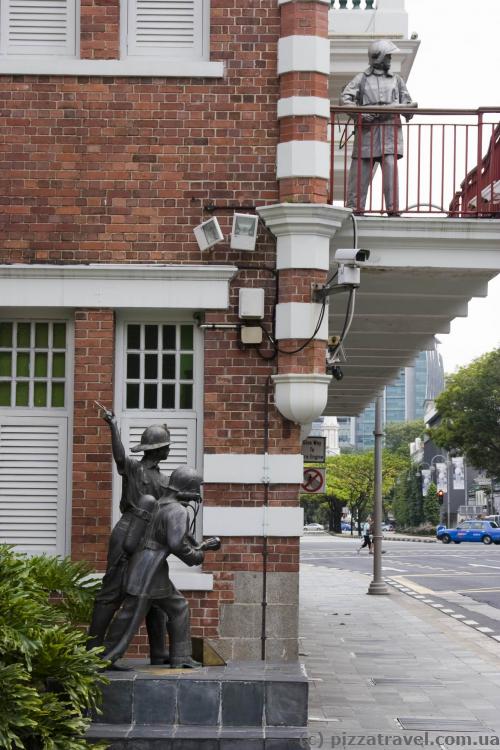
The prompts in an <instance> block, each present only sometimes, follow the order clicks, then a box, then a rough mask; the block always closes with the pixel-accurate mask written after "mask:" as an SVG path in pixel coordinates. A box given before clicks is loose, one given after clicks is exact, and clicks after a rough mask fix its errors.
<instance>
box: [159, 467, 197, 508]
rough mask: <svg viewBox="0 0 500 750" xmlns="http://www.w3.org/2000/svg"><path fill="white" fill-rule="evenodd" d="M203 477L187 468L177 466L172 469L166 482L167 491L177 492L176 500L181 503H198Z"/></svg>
mask: <svg viewBox="0 0 500 750" xmlns="http://www.w3.org/2000/svg"><path fill="white" fill-rule="evenodd" d="M202 483H203V477H202V476H201V474H199V473H198V472H197V471H195V469H191V468H190V467H189V466H179V467H178V468H177V469H174V471H173V472H172V474H171V475H170V479H169V482H168V488H169V490H174V491H175V492H177V499H178V500H180V501H181V502H182V501H183V502H189V501H190V500H195V501H197V502H200V500H201V498H200V485H201V484H202Z"/></svg>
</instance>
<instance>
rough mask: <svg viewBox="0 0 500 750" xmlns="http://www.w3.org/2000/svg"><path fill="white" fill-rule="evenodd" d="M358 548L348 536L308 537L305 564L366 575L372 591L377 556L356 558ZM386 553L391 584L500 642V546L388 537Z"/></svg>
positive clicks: (303, 555) (303, 545) (385, 568)
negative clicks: (426, 541)
mask: <svg viewBox="0 0 500 750" xmlns="http://www.w3.org/2000/svg"><path fill="white" fill-rule="evenodd" d="M387 536H388V537H389V535H387ZM359 546H360V542H359V540H358V539H357V538H351V537H350V535H344V536H343V537H332V536H329V535H328V534H310V535H306V536H304V537H302V541H301V561H302V562H303V563H308V564H310V565H318V566H326V567H329V568H336V569H338V570H351V571H356V572H359V573H363V574H365V575H366V576H367V587H368V583H369V581H370V580H371V575H372V570H373V556H372V555H369V554H368V552H367V550H366V549H364V550H362V551H361V552H360V553H359V554H358V553H357V550H358V548H359ZM383 549H384V550H385V552H384V557H383V567H382V574H383V576H384V578H385V580H386V581H387V583H388V585H389V586H393V587H395V588H398V589H399V590H400V591H402V592H404V593H406V594H407V595H408V596H412V597H414V598H416V599H419V600H421V601H422V603H423V604H426V605H427V606H432V607H435V608H439V609H440V610H441V611H442V612H444V613H445V614H446V615H449V616H450V617H454V618H455V619H459V620H461V621H462V622H464V623H465V624H466V625H469V626H470V627H473V628H475V629H477V630H479V631H480V632H483V633H485V635H488V636H490V637H491V638H494V639H495V640H497V641H500V546H497V545H491V546H485V545H483V544H479V543H477V544H474V543H470V544H466V543H464V544H461V545H460V546H459V545H454V544H452V545H445V544H441V543H425V542H410V541H396V540H395V539H391V538H390V537H389V538H388V539H387V541H384V543H383Z"/></svg>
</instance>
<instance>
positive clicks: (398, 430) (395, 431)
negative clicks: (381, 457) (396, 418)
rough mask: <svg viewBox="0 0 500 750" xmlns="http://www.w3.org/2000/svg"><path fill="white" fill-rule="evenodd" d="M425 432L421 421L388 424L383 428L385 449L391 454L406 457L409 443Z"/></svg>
mask: <svg viewBox="0 0 500 750" xmlns="http://www.w3.org/2000/svg"><path fill="white" fill-rule="evenodd" d="M424 432H425V425H424V422H423V420H422V419H415V420H414V421H412V422H388V423H387V424H386V425H385V427H384V434H385V447H386V449H387V450H388V451H391V453H398V454H400V455H403V456H408V454H409V451H410V443H413V441H414V440H415V438H418V437H421V436H422V435H423V434H424Z"/></svg>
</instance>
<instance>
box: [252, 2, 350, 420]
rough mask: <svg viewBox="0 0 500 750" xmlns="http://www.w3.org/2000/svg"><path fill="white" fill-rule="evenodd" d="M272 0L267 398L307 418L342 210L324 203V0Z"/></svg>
mask: <svg viewBox="0 0 500 750" xmlns="http://www.w3.org/2000/svg"><path fill="white" fill-rule="evenodd" d="M278 3H279V5H280V9H281V28H280V33H281V37H280V39H279V42H278V75H279V77H280V99H279V102H278V118H279V123H280V138H279V143H278V149H277V170H276V176H277V179H278V181H279V193H280V203H279V204H278V205H275V206H266V207H264V208H263V209H261V210H260V211H259V213H260V215H261V216H262V218H263V220H264V221H265V222H266V224H267V226H268V227H269V228H270V230H271V231H272V232H273V233H274V234H275V235H276V237H277V268H278V271H279V294H280V296H279V301H278V305H277V309H276V338H277V339H278V341H279V346H280V349H281V350H282V352H290V353H281V354H280V355H279V360H278V370H279V373H278V375H275V376H274V383H275V402H276V406H277V407H278V409H279V410H280V411H281V413H282V414H283V415H284V416H285V417H287V418H288V419H290V420H292V421H294V422H297V423H299V424H307V423H308V422H310V421H312V420H313V419H315V418H316V417H318V416H319V415H320V414H321V413H322V411H323V409H324V407H325V405H326V400H327V394H328V383H329V380H330V376H327V375H326V374H325V349H326V344H327V339H328V310H326V311H325V313H324V316H323V320H322V323H321V325H320V326H319V328H318V330H317V331H316V333H314V332H315V329H316V328H317V325H318V322H319V319H320V315H321V310H322V306H321V304H318V303H316V302H314V301H313V297H312V295H313V291H312V287H313V284H320V285H321V284H324V283H325V281H326V279H327V271H328V268H329V244H330V238H331V237H332V236H333V235H334V234H335V232H336V230H337V229H338V228H339V227H340V225H341V224H342V221H343V220H344V218H345V217H346V215H347V212H346V211H345V209H337V208H334V207H333V206H328V205H326V204H325V201H326V198H327V188H328V180H329V171H330V166H329V165H330V156H329V144H328V135H327V127H328V119H329V112H330V101H329V99H328V76H329V71H330V43H329V39H328V9H329V7H330V2H329V0H278ZM313 334H314V336H313ZM309 339H312V340H311V341H309ZM302 347H303V348H302ZM298 350H300V351H298ZM291 352H293V354H292V353H291Z"/></svg>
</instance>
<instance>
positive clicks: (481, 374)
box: [429, 348, 500, 478]
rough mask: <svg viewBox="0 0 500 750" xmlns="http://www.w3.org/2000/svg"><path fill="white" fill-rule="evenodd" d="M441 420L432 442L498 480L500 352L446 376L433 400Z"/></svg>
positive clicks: (499, 465) (432, 433) (499, 449)
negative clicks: (463, 458) (441, 388)
mask: <svg viewBox="0 0 500 750" xmlns="http://www.w3.org/2000/svg"><path fill="white" fill-rule="evenodd" d="M436 407H437V410H438V412H439V414H440V416H441V423H440V424H439V426H438V427H435V428H433V429H431V430H429V435H430V436H431V438H432V440H434V442H435V443H436V444H437V445H439V446H441V447H443V448H446V450H448V451H453V452H455V453H457V454H463V455H465V456H466V458H467V461H468V462H469V463H470V464H472V465H473V466H475V467H476V468H478V469H482V470H483V471H485V472H486V473H487V474H488V475H489V476H490V477H492V478H496V477H499V476H500V348H499V349H494V350H493V351H491V352H488V353H487V354H483V356H482V357H479V358H478V359H476V360H474V362H472V363H471V364H470V365H468V366H467V367H462V368H461V369H460V370H459V371H458V372H457V373H455V374H454V375H451V376H449V378H448V381H447V385H446V389H445V390H444V391H443V392H442V393H441V394H440V395H439V396H438V398H437V399H436Z"/></svg>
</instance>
